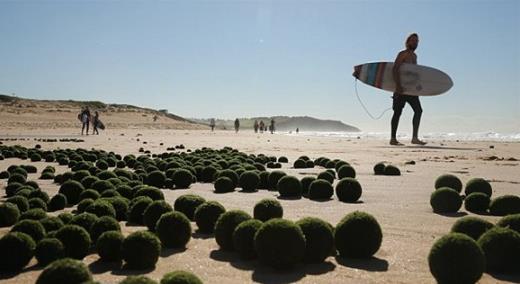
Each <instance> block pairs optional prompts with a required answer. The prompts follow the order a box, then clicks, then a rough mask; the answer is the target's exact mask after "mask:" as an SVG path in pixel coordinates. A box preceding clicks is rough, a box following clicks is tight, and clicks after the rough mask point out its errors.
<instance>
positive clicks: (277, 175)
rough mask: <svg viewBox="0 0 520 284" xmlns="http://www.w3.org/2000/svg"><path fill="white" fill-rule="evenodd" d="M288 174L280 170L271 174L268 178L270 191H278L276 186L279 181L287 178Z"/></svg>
mask: <svg viewBox="0 0 520 284" xmlns="http://www.w3.org/2000/svg"><path fill="white" fill-rule="evenodd" d="M286 175H287V174H286V173H285V172H283V171H280V170H275V171H272V172H270V173H269V176H267V187H268V189H269V190H276V189H277V188H276V186H277V185H278V181H279V180H280V179H281V178H282V177H284V176H286Z"/></svg>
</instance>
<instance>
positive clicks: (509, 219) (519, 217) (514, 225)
mask: <svg viewBox="0 0 520 284" xmlns="http://www.w3.org/2000/svg"><path fill="white" fill-rule="evenodd" d="M497 226H499V227H503V228H509V229H512V230H514V231H516V232H517V233H520V214H512V215H507V216H505V217H502V219H500V220H499V221H498V222H497Z"/></svg>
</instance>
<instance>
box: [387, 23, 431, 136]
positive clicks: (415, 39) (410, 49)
mask: <svg viewBox="0 0 520 284" xmlns="http://www.w3.org/2000/svg"><path fill="white" fill-rule="evenodd" d="M405 45H406V49H405V50H403V51H401V52H399V54H398V55H397V58H396V59H395V62H394V68H393V70H392V71H393V78H394V81H395V84H396V88H395V92H394V95H393V97H392V98H393V103H392V109H393V110H394V115H393V116H392V122H391V126H392V134H391V135H392V136H391V138H390V145H403V144H402V143H400V142H399V141H397V138H396V134H397V127H398V126H399V118H400V117H401V113H402V111H403V108H404V106H405V104H406V103H407V102H408V104H410V106H411V107H412V109H413V112H414V114H413V119H412V125H413V135H412V144H418V145H425V144H426V142H423V141H421V140H419V124H420V123H421V115H422V107H421V102H420V101H419V97H418V96H408V95H405V94H403V86H402V85H401V78H400V76H399V68H400V67H401V64H403V63H409V64H417V55H416V54H415V49H417V46H418V45H419V36H418V35H417V34H416V33H413V34H411V35H409V36H408V38H406V42H405Z"/></svg>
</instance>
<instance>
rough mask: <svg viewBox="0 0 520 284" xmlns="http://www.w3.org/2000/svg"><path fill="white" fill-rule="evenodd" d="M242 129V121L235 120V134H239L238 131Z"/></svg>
mask: <svg viewBox="0 0 520 284" xmlns="http://www.w3.org/2000/svg"><path fill="white" fill-rule="evenodd" d="M239 128H240V121H239V120H238V118H237V119H235V132H238V129H239Z"/></svg>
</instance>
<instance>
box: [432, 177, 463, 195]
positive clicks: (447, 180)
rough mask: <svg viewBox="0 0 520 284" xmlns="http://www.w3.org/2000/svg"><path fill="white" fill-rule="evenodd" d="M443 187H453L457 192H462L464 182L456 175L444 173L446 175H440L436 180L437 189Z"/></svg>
mask: <svg viewBox="0 0 520 284" xmlns="http://www.w3.org/2000/svg"><path fill="white" fill-rule="evenodd" d="M441 187H449V188H451V189H454V190H456V191H457V192H461V190H462V182H461V181H460V179H459V178H458V177H457V176H455V175H452V174H444V175H441V176H439V177H438V178H437V179H436V180H435V189H439V188H441Z"/></svg>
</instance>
